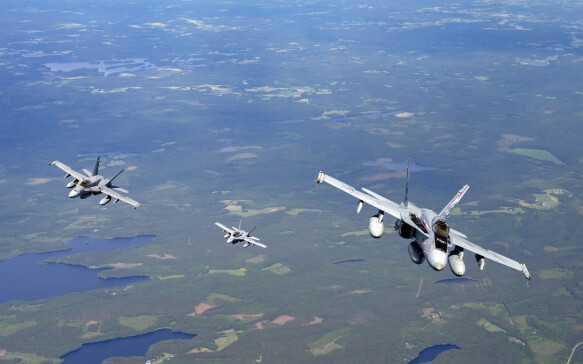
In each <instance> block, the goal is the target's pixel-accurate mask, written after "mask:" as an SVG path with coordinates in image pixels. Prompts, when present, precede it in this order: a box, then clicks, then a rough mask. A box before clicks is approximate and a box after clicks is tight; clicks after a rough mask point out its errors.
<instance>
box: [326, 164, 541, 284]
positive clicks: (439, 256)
mask: <svg viewBox="0 0 583 364" xmlns="http://www.w3.org/2000/svg"><path fill="white" fill-rule="evenodd" d="M316 182H317V183H322V182H326V183H329V184H331V185H332V186H334V187H336V188H338V189H339V190H342V191H344V192H346V193H348V194H349V195H352V196H354V197H356V198H357V199H358V200H359V202H358V207H357V209H356V212H357V213H360V210H361V209H362V204H363V203H364V202H366V203H367V204H369V205H371V206H373V207H375V208H377V209H378V213H377V214H376V215H374V216H372V217H371V218H370V221H369V232H370V235H372V237H374V238H380V237H381V235H382V234H383V232H384V224H383V220H384V215H385V213H387V214H389V215H391V216H393V217H395V218H397V221H396V222H395V230H397V231H398V233H399V235H400V236H401V237H402V238H404V239H412V241H411V243H410V244H409V256H410V257H411V260H412V261H413V262H414V263H416V264H421V263H423V261H424V260H425V259H427V263H429V266H431V268H433V269H435V270H437V271H440V270H442V269H443V268H445V265H446V264H448V263H449V267H450V269H451V271H452V272H453V274H455V275H456V276H458V277H461V276H463V275H464V274H465V272H466V266H465V264H464V261H463V257H464V251H471V252H472V253H474V254H475V258H476V262H477V263H478V267H479V268H480V270H482V269H484V258H488V259H491V260H493V261H495V262H498V263H500V264H504V265H506V266H508V267H510V268H513V269H516V270H518V271H521V272H522V273H524V275H525V276H526V278H527V279H529V280H530V279H532V277H531V275H530V273H529V272H528V270H527V269H526V265H525V264H520V263H518V262H517V261H514V260H512V259H510V258H507V257H505V256H503V255H500V254H498V253H495V252H493V251H491V250H487V249H484V248H482V247H480V246H478V245H476V244H474V243H472V242H470V241H468V240H467V236H465V235H464V234H463V233H461V232H459V231H456V230H454V229H451V228H450V227H449V225H448V223H447V221H446V217H447V215H449V213H450V212H451V210H452V209H453V208H454V206H455V205H457V203H458V202H459V201H460V200H461V198H462V197H463V195H464V194H465V193H466V192H467V190H468V189H469V188H470V186H468V185H465V186H464V187H462V189H461V190H459V192H458V193H457V194H456V195H455V197H454V198H453V199H452V200H451V201H450V202H449V203H448V204H447V205H446V206H445V207H444V208H443V210H441V212H440V213H439V214H436V213H435V212H433V211H432V210H429V209H424V208H419V207H417V206H415V205H414V204H413V203H411V202H408V198H407V192H408V189H409V163H408V162H407V183H406V187H405V200H404V201H403V202H402V203H401V204H397V203H395V202H393V201H391V200H389V199H387V198H385V197H383V196H381V195H379V194H376V193H374V192H373V191H370V190H367V189H366V188H363V189H362V191H363V192H361V191H358V190H356V189H355V188H354V187H352V186H349V185H347V184H346V183H344V182H341V181H339V180H337V179H335V178H333V177H330V176H328V175H325V174H324V173H323V172H320V173H319V174H318V179H317V180H316Z"/></svg>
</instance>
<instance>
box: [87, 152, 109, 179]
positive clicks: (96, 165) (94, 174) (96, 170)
mask: <svg viewBox="0 0 583 364" xmlns="http://www.w3.org/2000/svg"><path fill="white" fill-rule="evenodd" d="M100 159H101V157H97V161H96V162H95V167H93V173H92V174H91V175H92V176H97V175H98V174H99V160H100ZM112 179H113V178H112Z"/></svg>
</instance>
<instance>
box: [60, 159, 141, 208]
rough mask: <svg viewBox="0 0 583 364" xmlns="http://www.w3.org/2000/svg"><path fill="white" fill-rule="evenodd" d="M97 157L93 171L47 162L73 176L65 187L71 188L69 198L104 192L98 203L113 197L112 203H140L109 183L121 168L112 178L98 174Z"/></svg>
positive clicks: (83, 197)
mask: <svg viewBox="0 0 583 364" xmlns="http://www.w3.org/2000/svg"><path fill="white" fill-rule="evenodd" d="M99 159H100V158H99V157H97V161H96V162H95V167H93V171H92V172H90V171H88V170H86V169H83V172H84V173H85V174H83V173H80V172H77V171H75V170H73V169H72V168H71V167H69V166H68V165H66V164H64V163H61V162H59V161H54V162H51V163H49V165H55V166H57V167H59V168H60V169H62V170H63V171H65V172H67V175H65V178H68V177H71V176H73V178H74V180H73V181H71V182H69V183H67V188H72V190H71V192H70V193H69V197H70V198H75V197H80V198H82V199H85V198H87V197H89V196H91V195H99V194H102V193H103V194H104V195H106V196H105V197H104V198H103V199H101V201H99V204H100V205H102V206H103V205H105V204H107V203H108V202H109V201H111V199H112V198H113V199H114V203H117V202H119V201H123V202H126V203H129V204H130V205H132V206H133V207H134V209H135V208H137V207H138V206H140V203H139V202H137V201H134V200H132V199H131V198H129V197H126V196H124V195H122V194H121V193H120V192H123V193H128V191H126V190H124V189H123V188H121V187H118V186H114V185H112V184H111V183H112V182H113V180H114V179H115V178H116V177H117V176H119V175H120V174H121V172H123V169H122V170H121V171H120V172H119V173H118V174H116V175H115V176H114V177H113V178H112V179H107V178H104V177H103V176H100V175H99V174H98V173H99Z"/></svg>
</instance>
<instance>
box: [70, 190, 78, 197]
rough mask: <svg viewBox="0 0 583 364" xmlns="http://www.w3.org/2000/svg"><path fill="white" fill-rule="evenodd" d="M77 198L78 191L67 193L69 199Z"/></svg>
mask: <svg viewBox="0 0 583 364" xmlns="http://www.w3.org/2000/svg"><path fill="white" fill-rule="evenodd" d="M77 196H79V191H77V190H73V191H71V192H69V198H74V197H77Z"/></svg>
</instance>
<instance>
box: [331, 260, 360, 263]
mask: <svg viewBox="0 0 583 364" xmlns="http://www.w3.org/2000/svg"><path fill="white" fill-rule="evenodd" d="M360 262H364V259H348V260H341V261H339V262H334V263H332V264H342V263H360Z"/></svg>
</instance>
